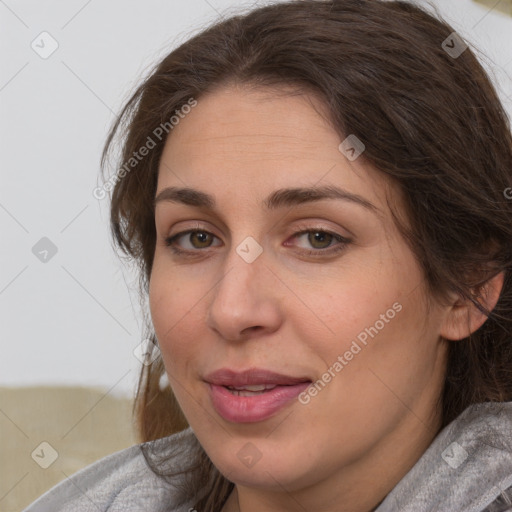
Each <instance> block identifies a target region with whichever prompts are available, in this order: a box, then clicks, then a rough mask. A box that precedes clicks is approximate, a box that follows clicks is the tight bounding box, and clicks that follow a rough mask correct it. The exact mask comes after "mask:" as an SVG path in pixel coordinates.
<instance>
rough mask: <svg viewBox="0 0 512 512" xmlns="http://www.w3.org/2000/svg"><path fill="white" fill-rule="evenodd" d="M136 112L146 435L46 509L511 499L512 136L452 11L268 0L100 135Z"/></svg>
mask: <svg viewBox="0 0 512 512" xmlns="http://www.w3.org/2000/svg"><path fill="white" fill-rule="evenodd" d="M116 135H120V136H122V145H123V146H122V147H123V158H122V161H120V162H118V165H119V167H118V168H119V172H118V174H117V175H116V177H115V178H114V179H111V180H110V181H109V182H107V184H108V185H109V187H108V188H107V190H108V189H110V188H113V191H112V203H111V227H112V231H113V235H114V240H115V241H116V243H117V244H118V247H119V248H121V249H122V250H123V251H124V252H125V253H126V254H128V255H129V256H130V257H133V258H134V259H135V260H136V261H137V262H138V263H139V264H140V268H141V285H142V291H143V298H144V297H145V296H146V294H147V296H148V298H149V308H150V314H151V330H150V331H149V333H148V335H149V337H150V338H151V339H152V340H153V342H154V343H153V344H151V345H150V351H149V353H148V354H147V357H148V360H147V363H148V364H147V365H145V366H144V367H143V370H142V373H141V379H140V384H139V389H138V394H137V400H136V406H137V408H136V411H137V417H138V424H139V429H140V436H141V440H142V441H145V442H144V443H143V444H141V445H140V446H135V447H132V448H130V449H128V450H124V451H121V452H118V453H116V454H113V455H111V456H109V457H107V458H105V459H102V460H101V461H98V462H97V463H95V464H93V465H92V466H89V467H88V468H85V469H83V470H82V471H80V472H78V473H77V474H76V475H75V476H74V477H73V478H72V479H70V480H69V481H66V482H64V483H62V484H60V485H58V486H57V487H56V488H55V489H53V490H50V491H49V492H48V493H47V494H46V495H45V496H43V497H42V498H40V500H39V501H37V502H36V503H34V504H33V505H32V506H30V507H29V508H28V509H26V511H27V512H35V511H44V510H52V511H56V510H62V511H68V510H70V511H71V510H73V511H75V510H80V511H81V510H109V511H114V510H145V511H153V510H155V511H156V510H158V511H193V510H197V511H199V512H203V511H211V512H219V511H222V512H233V511H241V512H249V511H256V510H257V511H261V510H265V511H268V512H272V511H282V510H286V511H288V510H289V511H292V510H297V511H299V510H304V511H305V510H310V511H313V510H314V511H315V512H324V511H325V512H327V511H329V512H332V511H344V512H368V511H378V512H388V511H411V512H412V511H415V512H418V511H432V510H435V511H450V512H454V511H470V510H471V511H475V512H476V511H479V512H480V511H487V512H491V511H495V512H496V511H503V510H512V505H511V503H512V453H511V450H512V435H511V434H512V402H511V400H512V373H511V371H510V368H511V364H512V339H511V331H512V329H511V324H512V301H511V294H512V280H511V268H512V223H511V222H510V219H511V213H512V201H510V199H509V197H510V196H509V195H508V194H507V190H510V189H509V187H510V186H511V183H512V139H511V133H510V126H509V122H508V119H507V116H506V113H505V112H504V110H503V107H502V105H501V104H500V102H499V99H498V97H497V95H496V92H495V90H494V88H493V86H492V85H491V83H490V81H489V79H488V77H487V76H486V74H485V72H484V70H483V69H482V67H481V65H480V64H479V63H478V61H477V60H476V58H475V56H474V55H473V53H472V51H471V50H470V48H468V47H467V45H466V43H464V41H463V40H462V39H461V38H460V37H459V36H458V35H457V34H456V33H454V30H453V29H452V28H451V27H450V26H449V25H448V24H446V23H445V22H444V21H441V20H440V19H438V18H437V17H435V16H434V15H431V14H428V13H427V12H426V11H425V10H423V9H422V8H420V7H418V6H416V5H413V4H410V3H406V2H393V1H391V2H390V1H376V0H338V1H329V2H326V1H315V0H306V1H301V2H297V1H291V2H283V3H279V4H275V5H271V6H266V7H262V8H258V9H255V10H253V11H252V12H250V13H249V14H247V15H244V16H237V17H233V18H230V19H226V20H223V21H221V22H218V23H217V24H215V25H214V26H211V27H209V28H208V29H206V30H205V31H203V32H202V33H200V34H199V35H196V36H195V37H193V38H192V39H190V40H189V41H187V42H185V43H184V44H183V45H181V46H180V47H179V48H177V49H176V50H174V51H172V52H171V53H170V54H169V55H168V56H167V57H166V58H165V59H164V60H163V61H162V62H161V63H160V64H159V65H158V66H157V67H156V69H155V70H154V71H153V72H152V73H151V75H150V76H149V77H148V78H147V79H146V80H145V82H144V83H143V84H142V85H141V86H140V87H139V88H138V90H137V91H136V92H135V94H134V95H133V97H132V98H131V99H130V101H129V102H128V103H127V105H126V106H125V108H124V110H123V112H122V115H121V118H120V120H119V121H118V122H117V123H116V125H115V126H114V127H113V130H112V132H111V134H110V136H109V139H108V141H107V145H106V148H105V153H104V158H106V156H107V155H108V153H109V150H110V148H111V147H112V145H113V142H114V140H115V138H116ZM157 355H158V357H156V356H157ZM160 356H161V357H160ZM155 357H156V359H155ZM150 361H153V362H151V363H150ZM165 377H167V378H168V381H169V383H170V386H166V385H165V382H164V381H165Z"/></svg>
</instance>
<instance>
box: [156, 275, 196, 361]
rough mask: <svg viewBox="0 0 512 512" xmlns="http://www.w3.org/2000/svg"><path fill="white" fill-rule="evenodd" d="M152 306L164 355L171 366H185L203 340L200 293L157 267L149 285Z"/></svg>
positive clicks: (189, 284)
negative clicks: (200, 318)
mask: <svg viewBox="0 0 512 512" xmlns="http://www.w3.org/2000/svg"><path fill="white" fill-rule="evenodd" d="M149 308H150V312H151V320H152V322H153V326H154V329H155V334H156V337H157V340H158V343H159V345H160V350H161V352H162V358H163V360H164V364H165V367H166V368H167V369H174V368H175V363H176V362H177V361H178V362H179V363H180V364H179V366H180V367H181V366H183V364H185V363H186V361H187V360H188V359H189V357H190V355H191V354H193V353H194V352H196V353H197V345H198V344H199V342H200V340H201V336H198V332H199V331H198V326H200V325H201V323H200V320H199V318H198V314H199V311H200V294H199V292H196V291H195V289H194V287H193V286H191V283H190V282H189V283H188V284H187V286H184V285H182V283H181V282H180V279H179V278H178V277H177V276H176V275H174V274H173V275H172V276H170V275H166V276H164V275H162V273H161V272H159V270H158V268H155V269H154V271H153V273H152V276H151V280H150V286H149Z"/></svg>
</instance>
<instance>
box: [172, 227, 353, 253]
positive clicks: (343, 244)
mask: <svg viewBox="0 0 512 512" xmlns="http://www.w3.org/2000/svg"><path fill="white" fill-rule="evenodd" d="M298 229H301V227H299V228H298ZM191 233H207V234H209V235H212V236H214V237H215V235H214V234H213V233H210V232H209V231H207V230H205V229H201V228H200V227H199V226H198V227H196V228H195V229H188V230H186V231H181V232H180V233H176V234H175V235H172V236H170V237H167V238H165V245H166V246H167V247H169V248H170V249H171V250H172V251H173V252H174V253H175V254H178V255H191V256H192V257H193V256H198V254H197V253H199V252H201V251H205V250H207V249H209V247H207V248H205V249H195V250H187V249H180V248H178V247H176V245H175V241H176V240H177V239H178V238H180V237H182V236H184V235H188V234H191ZM306 233H323V234H327V235H332V237H333V240H334V241H337V242H339V243H338V244H336V245H334V246H333V247H334V248H331V247H330V248H327V249H316V250H315V249H312V250H308V249H302V250H301V252H303V253H304V254H306V255H308V256H314V257H322V256H331V255H334V254H338V253H340V252H342V251H344V250H345V249H346V246H347V245H348V244H350V243H351V240H350V239H348V238H345V237H343V236H341V235H338V234H337V233H333V232H332V231H328V230H325V229H322V228H320V227H317V228H315V227H313V228H308V229H302V230H301V231H297V232H295V233H294V234H293V235H292V238H297V237H299V236H302V235H304V234H306ZM215 238H217V237H215Z"/></svg>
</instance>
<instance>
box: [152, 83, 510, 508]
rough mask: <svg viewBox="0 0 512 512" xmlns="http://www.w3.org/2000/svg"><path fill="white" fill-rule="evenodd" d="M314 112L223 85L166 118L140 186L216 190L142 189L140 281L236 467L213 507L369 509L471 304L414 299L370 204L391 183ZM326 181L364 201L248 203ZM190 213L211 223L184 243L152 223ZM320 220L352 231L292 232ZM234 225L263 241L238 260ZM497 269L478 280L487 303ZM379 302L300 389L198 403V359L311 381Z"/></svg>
mask: <svg viewBox="0 0 512 512" xmlns="http://www.w3.org/2000/svg"><path fill="white" fill-rule="evenodd" d="M321 113H322V105H321V104H320V103H319V101H317V100H316V99H315V98H313V97H312V96H306V95H289V94H286V91H285V90H284V89H283V90H281V91H274V90H269V89H267V90H262V89H257V88H249V87H243V86H235V85H229V86H223V87H222V88H220V89H217V90H215V91H213V92H210V93H208V94H207V95H205V96H202V97H201V98H200V99H199V100H198V105H197V106H196V107H195V108H194V109H193V111H192V112H191V113H190V114H188V115H187V116H186V117H185V118H184V119H182V120H181V121H180V123H179V125H177V126H176V127H175V128H174V130H173V132H172V134H171V136H170V137H169V138H168V140H167V142H166V145H165V149H164V153H163V155H162V159H161V164H160V168H159V175H158V186H157V192H156V195H158V194H159V193H160V192H161V191H162V190H163V189H164V188H166V187H170V186H176V187H184V186H187V187H191V188H194V189H198V190H200V191H203V192H206V193H208V194H211V195H213V196H214V197H215V199H216V202H217V203H218V204H217V208H216V210H215V211H212V210H209V209H206V208H197V207H195V206H189V205H184V204H179V203H177V202H163V201H162V202H159V203H158V204H157V206H156V209H155V224H156V229H157V243H156V248H155V255H154V256H155V257H154V265H153V269H152V274H151V279H150V290H149V299H150V310H151V316H152V320H153V324H154V327H155V332H156V336H157V339H158V341H159V344H160V349H161V352H162V357H163V360H164V364H165V368H166V371H167V374H168V377H169V381H170V383H171V386H172V389H173V391H174V393H175V394H176V397H177V399H178V402H179V404H180V406H181V408H182V410H183V412H184V414H185V416H186V418H187V420H188V422H189V424H190V425H191V427H192V429H193V430H194V432H195V434H196V435H197V438H198V439H199V441H200V443H201V444H202V446H203V447H204V449H205V450H206V452H207V454H208V455H209V457H210V458H211V459H212V461H213V463H214V464H215V466H216V467H217V468H218V469H219V470H220V471H221V472H222V473H223V474H224V475H225V476H226V477H227V478H228V479H230V480H231V481H232V482H234V483H235V484H236V488H235V491H234V492H233V493H232V494H231V496H230V497H229V499H228V502H227V503H226V505H225V506H224V508H223V512H230V511H235V510H241V511H243V512H251V511H261V510H265V511H267V512H273V511H282V510H290V511H292V510H315V511H317V512H334V511H336V512H339V511H344V512H368V511H371V510H373V509H375V508H376V507H377V506H378V504H379V503H380V502H381V501H382V500H383V499H384V498H385V497H386V495H387V494H388V493H389V492H390V491H391V490H392V489H393V488H394V487H395V486H396V484H397V483H398V482H399V481H400V479H401V478H402V477H403V476H404V475H405V474H406V473H407V472H408V471H409V469H410V468H411V467H412V466H413V465H414V464H415V462H416V461H417V460H418V459H419V458H420V457H421V455H422V453H423V452H424V451H425V450H426V448H427V447H428V446H429V444H430V443H431V442H432V439H433V438H434V437H435V435H436V433H437V432H438V430H439V425H440V414H439V412H440V411H438V410H437V409H436V406H435V403H436V400H437V399H438V396H439V394H440V393H441V390H442V381H443V376H444V373H445V364H446V362H445V361H446V348H447V343H449V342H447V341H446V340H457V339H460V338H462V337H464V336H467V334H468V333H469V332H471V331H474V330H476V329H477V328H478V327H479V326H480V325H481V324H482V323H483V322H484V321H485V317H483V316H482V315H480V314H479V313H478V312H477V311H476V310H474V311H473V310H471V309H470V307H469V306H467V305H465V304H463V303H461V302H460V301H458V299H457V297H452V299H451V301H449V303H447V304H446V303H445V304H438V303H437V302H435V301H432V304H431V306H430V310H429V311H427V309H426V308H427V301H428V299H429V296H428V295H427V291H426V288H425V281H424V277H423V273H422V270H421V268H420V266H419V264H418V262H417V261H416V259H415V257H414V255H413V253H412V252H411V250H410V249H409V247H408V246H407V245H406V243H405V241H404V240H403V239H402V238H401V236H400V235H399V233H398V231H397V229H396V227H395V225H394V224H393V221H392V218H391V213H390V211H389V209H388V207H387V205H386V195H387V196H388V197H390V198H391V200H392V201H393V202H394V204H396V205H398V206H399V207H400V205H401V204H402V203H401V199H402V198H401V196H400V193H399V191H398V190H396V189H394V188H393V187H392V186H391V184H390V183H389V182H388V181H387V180H386V178H385V176H384V175H383V174H382V173H380V172H379V171H378V170H376V169H374V168H372V167H371V166H370V165H369V164H368V162H365V160H364V153H363V155H362V156H360V157H359V158H357V159H356V160H355V161H349V160H348V159H347V158H346V157H345V155H343V154H342V153H341V152H340V150H339V149H338V146H339V144H340V142H341V141H342V140H343V139H342V138H340V136H339V135H338V134H337V133H336V132H335V131H334V129H333V128H332V126H331V125H330V124H329V123H328V122H327V121H326V120H325V118H324V116H322V115H321ZM328 184H331V185H336V186H339V187H342V188H344V189H346V190H348V191H350V192H352V193H355V194H358V195H360V196H362V197H364V198H365V199H366V200H367V201H369V202H371V203H372V204H373V205H374V206H375V207H376V208H377V209H378V212H377V213H373V212H372V211H370V210H368V209H365V208H364V207H362V206H360V205H357V204H354V203H351V202H348V201H340V200H336V199H328V200H322V201H316V202H311V203H303V204H300V205H295V206H291V207H284V208H281V209H278V210H275V211H267V210H266V209H265V208H264V206H263V204H262V201H263V199H264V198H265V197H267V195H269V194H270V193H272V192H273V191H275V190H276V189H280V188H287V187H298V186H315V187H317V186H323V185H328ZM198 225H199V231H200V232H201V233H203V236H204V231H206V232H208V233H211V235H210V238H206V240H205V239H204V238H202V239H197V238H195V237H192V238H191V237H190V235H189V234H188V235H184V236H182V237H181V238H180V239H179V241H178V242H176V245H177V246H178V247H181V248H182V249H186V250H189V251H195V253H194V254H195V255H197V256H195V257H194V256H193V255H188V256H184V255H177V254H174V253H173V252H172V250H171V248H170V247H168V246H166V244H165V238H167V237H169V236H171V235H174V234H177V233H180V232H183V231H186V230H188V229H198V228H197V226H198ZM320 228H321V229H322V230H325V231H328V232H333V233H336V234H338V235H341V236H343V237H346V238H348V239H350V240H351V242H350V243H348V244H346V245H345V247H344V249H343V250H342V251H341V252H338V253H332V254H331V255H326V253H327V251H328V250H329V248H332V247H334V246H336V244H337V243H338V242H337V241H336V240H335V239H332V241H331V243H330V244H329V240H327V241H325V242H323V245H322V244H321V243H319V242H317V243H316V245H315V240H314V239H313V240H311V237H310V239H308V235H307V234H305V235H299V236H295V235H294V234H295V233H297V232H300V231H304V230H306V229H310V230H311V231H312V232H313V233H314V232H315V231H318V230H319V229H320ZM248 236H251V237H253V238H254V239H255V240H256V241H257V242H258V243H259V245H260V246H261V248H262V249H263V252H262V254H261V255H260V256H259V257H258V258H257V259H256V260H255V261H253V262H252V263H247V262H246V261H244V260H243V259H242V258H241V257H240V255H239V254H238V253H237V252H236V249H237V247H238V246H239V244H241V242H242V241H244V240H245V238H246V237H248ZM308 240H309V241H308ZM208 245H209V246H208ZM325 247H327V249H326V248H325ZM308 249H309V250H311V251H315V250H316V251H318V253H319V254H322V252H321V251H324V253H323V254H324V255H320V256H316V257H315V256H311V255H308V254H307V253H306V251H307V250H308ZM501 284H502V279H501V278H500V277H497V278H496V279H495V280H494V281H493V282H492V286H491V287H490V289H489V293H488V297H489V302H488V305H490V306H491V307H493V306H494V303H495V302H496V300H497V297H498V294H499V290H500V289H501ZM394 303H399V304H400V305H401V307H402V309H401V311H400V312H397V313H396V315H395V317H394V318H393V319H391V320H389V321H388V322H387V323H385V326H384V327H383V328H382V329H380V330H379V332H378V334H377V335H376V336H375V337H374V338H369V341H368V344H367V346H365V347H364V348H363V349H362V350H361V351H360V352H359V353H358V354H357V355H355V356H354V357H353V359H352V360H351V361H349V362H348V364H347V365H346V366H344V367H343V369H342V370H341V371H339V372H337V373H336V376H335V377H334V378H332V379H331V381H330V382H329V383H328V384H327V385H326V386H325V387H324V388H323V389H322V390H321V392H319V393H318V394H317V396H315V397H312V398H311V400H310V401H309V403H307V404H302V403H300V402H299V401H297V400H294V401H292V402H291V403H289V404H288V405H287V406H286V407H284V408H283V409H281V410H280V411H279V412H278V413H277V414H275V415H274V416H273V417H271V418H269V419H267V420H264V421H259V422H255V423H239V424H237V423H232V422H229V421H226V420H224V419H223V418H222V417H221V416H220V415H219V414H217V412H216V411H215V409H214V408H213V406H212V403H211V400H210V398H209V393H208V386H207V384H205V382H204V381H203V377H204V376H205V375H206V374H207V373H209V372H212V371H214V370H216V369H219V368H223V367H229V368H233V369H246V368H251V367H261V368H267V369H269V370H272V371H275V372H278V373H284V374H288V375H292V376H305V375H306V376H308V377H309V378H310V379H311V380H312V381H313V382H315V381H317V380H318V379H321V377H322V374H324V373H325V372H326V370H327V369H328V368H329V367H332V365H333V364H334V363H335V361H337V358H338V356H340V355H343V354H344V353H345V352H346V351H347V350H348V349H349V348H350V346H351V343H352V341H353V340H355V339H356V337H357V335H358V334H359V333H361V332H362V331H364V329H365V328H368V327H370V326H374V325H375V323H376V321H377V320H379V319H380V318H381V315H382V314H385V313H386V311H387V310H389V309H390V308H392V305H393V304H394ZM442 337H443V338H445V339H444V340H443V339H442ZM452 342H456V341H452ZM248 442H250V443H252V444H253V445H254V446H255V447H256V448H257V450H258V451H259V452H260V454H261V458H260V460H259V461H258V462H257V463H256V464H255V465H254V466H252V467H250V468H249V467H246V466H245V465H244V464H242V462H241V460H240V459H239V458H238V457H237V454H238V452H239V450H240V449H241V448H242V447H244V445H246V443H248Z"/></svg>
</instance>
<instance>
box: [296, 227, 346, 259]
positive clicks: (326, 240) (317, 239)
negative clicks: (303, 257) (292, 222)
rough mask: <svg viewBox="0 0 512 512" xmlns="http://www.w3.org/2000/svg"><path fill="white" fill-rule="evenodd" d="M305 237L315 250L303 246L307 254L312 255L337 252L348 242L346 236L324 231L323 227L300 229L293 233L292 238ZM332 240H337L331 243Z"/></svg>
mask: <svg viewBox="0 0 512 512" xmlns="http://www.w3.org/2000/svg"><path fill="white" fill-rule="evenodd" d="M303 237H305V240H306V242H307V243H308V244H309V245H310V246H311V247H314V248H315V249H316V250H310V249H307V248H305V251H306V252H307V253H308V254H311V255H313V256H315V255H319V253H324V254H325V253H328V254H330V253H336V252H339V251H341V250H343V249H345V247H346V246H347V245H348V244H349V243H350V240H349V239H348V238H345V237H343V236H341V235H338V234H337V233H332V232H330V231H325V230H323V229H308V230H306V231H300V232H299V233H295V234H294V235H293V237H292V238H294V239H298V238H303ZM332 242H337V243H335V244H333V243H332Z"/></svg>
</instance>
